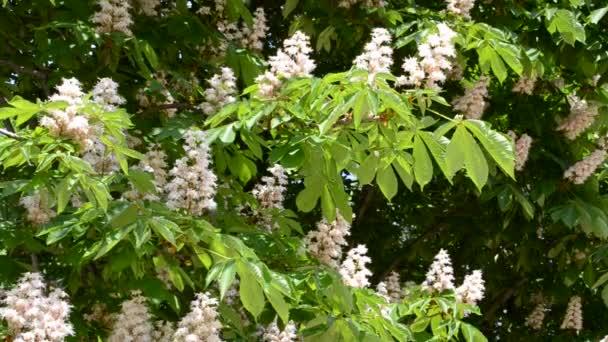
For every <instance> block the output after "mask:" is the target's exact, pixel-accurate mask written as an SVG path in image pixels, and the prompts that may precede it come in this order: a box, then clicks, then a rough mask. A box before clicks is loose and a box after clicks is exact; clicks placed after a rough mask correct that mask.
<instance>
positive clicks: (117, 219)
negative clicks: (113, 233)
mask: <svg viewBox="0 0 608 342" xmlns="http://www.w3.org/2000/svg"><path fill="white" fill-rule="evenodd" d="M138 214H139V209H137V206H136V205H135V204H131V205H129V206H128V207H126V208H125V209H124V210H123V211H121V212H120V213H119V214H118V215H116V216H114V217H113V218H112V219H111V220H110V226H111V227H112V228H122V227H124V226H127V225H129V224H131V223H133V222H135V221H136V220H137V216H138Z"/></svg>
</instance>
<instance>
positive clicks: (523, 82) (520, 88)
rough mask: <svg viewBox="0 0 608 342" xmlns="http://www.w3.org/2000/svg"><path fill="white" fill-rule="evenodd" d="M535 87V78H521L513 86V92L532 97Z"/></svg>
mask: <svg viewBox="0 0 608 342" xmlns="http://www.w3.org/2000/svg"><path fill="white" fill-rule="evenodd" d="M535 86H536V76H534V77H528V76H522V77H521V78H520V79H519V80H518V81H517V83H515V86H513V89H512V90H513V92H514V93H519V94H527V95H532V94H533V93H534V87H535Z"/></svg>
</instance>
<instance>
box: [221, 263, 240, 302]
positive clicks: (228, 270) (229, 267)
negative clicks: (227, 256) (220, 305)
mask: <svg viewBox="0 0 608 342" xmlns="http://www.w3.org/2000/svg"><path fill="white" fill-rule="evenodd" d="M235 276H236V265H235V263H234V260H230V261H228V263H227V264H226V266H224V269H223V270H222V274H221V275H220V278H219V279H218V282H219V288H220V300H222V299H224V295H225V294H226V291H228V289H229V288H230V286H231V285H232V283H233V282H234V278H235Z"/></svg>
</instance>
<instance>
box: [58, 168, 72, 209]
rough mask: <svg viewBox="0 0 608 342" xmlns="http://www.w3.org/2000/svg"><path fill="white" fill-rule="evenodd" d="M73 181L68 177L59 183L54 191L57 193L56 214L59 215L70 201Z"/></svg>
mask: <svg viewBox="0 0 608 342" xmlns="http://www.w3.org/2000/svg"><path fill="white" fill-rule="evenodd" d="M75 181H76V180H75V179H74V178H73V177H72V176H71V175H68V176H66V177H65V178H63V179H62V180H61V182H59V185H57V188H56V189H55V191H56V192H57V214H61V213H62V212H63V211H64V210H65V207H66V206H67V204H68V201H69V200H70V195H71V193H72V191H71V190H72V186H73V185H74V183H75Z"/></svg>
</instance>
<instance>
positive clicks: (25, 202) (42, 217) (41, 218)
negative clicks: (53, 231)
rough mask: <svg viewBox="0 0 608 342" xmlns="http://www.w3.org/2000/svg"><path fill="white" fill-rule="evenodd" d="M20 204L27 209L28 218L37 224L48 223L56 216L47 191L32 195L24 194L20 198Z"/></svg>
mask: <svg viewBox="0 0 608 342" xmlns="http://www.w3.org/2000/svg"><path fill="white" fill-rule="evenodd" d="M19 204H21V205H22V206H23V207H24V208H25V210H26V211H27V216H26V217H27V220H28V221H30V222H31V223H33V224H35V225H43V224H46V223H48V222H49V221H50V220H51V219H52V218H53V217H55V211H54V210H52V209H51V208H50V205H49V198H48V194H47V193H46V192H36V193H34V194H33V195H30V196H23V197H21V199H20V200H19Z"/></svg>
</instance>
